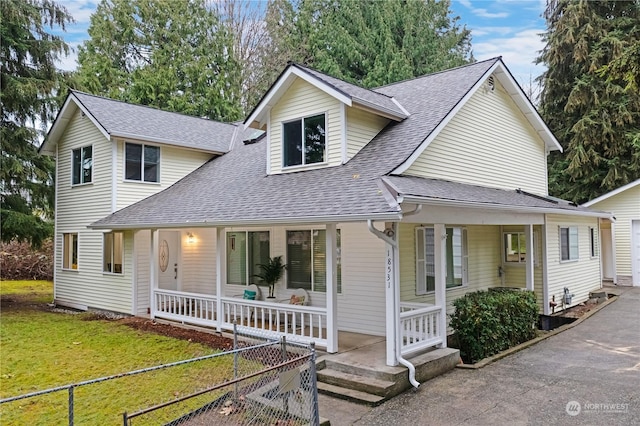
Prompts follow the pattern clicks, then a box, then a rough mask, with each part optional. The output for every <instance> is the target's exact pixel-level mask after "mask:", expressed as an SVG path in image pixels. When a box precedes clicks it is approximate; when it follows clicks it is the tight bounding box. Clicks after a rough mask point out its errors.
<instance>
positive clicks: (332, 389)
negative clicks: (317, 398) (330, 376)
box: [318, 382, 385, 406]
mask: <svg viewBox="0 0 640 426" xmlns="http://www.w3.org/2000/svg"><path fill="white" fill-rule="evenodd" d="M318 392H320V393H323V394H325V395H329V396H332V397H334V398H340V399H344V400H347V401H352V402H356V403H358V404H365V405H370V406H376V405H378V404H380V403H382V402H383V401H384V400H385V398H384V397H382V396H379V395H372V394H370V393H366V392H360V391H357V390H355V389H347V388H343V387H340V386H335V385H331V384H329V383H323V382H318Z"/></svg>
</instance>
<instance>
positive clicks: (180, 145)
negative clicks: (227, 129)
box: [111, 132, 235, 155]
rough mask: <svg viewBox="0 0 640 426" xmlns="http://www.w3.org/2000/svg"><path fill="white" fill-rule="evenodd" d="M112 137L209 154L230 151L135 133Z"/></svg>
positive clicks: (112, 135) (121, 133) (115, 133)
mask: <svg viewBox="0 0 640 426" xmlns="http://www.w3.org/2000/svg"><path fill="white" fill-rule="evenodd" d="M234 134H235V133H234ZM111 137H113V138H118V139H134V140H137V141H145V142H152V143H157V144H160V145H169V146H173V147H176V148H182V149H190V150H195V151H200V152H205V153H207V154H216V155H222V154H225V153H227V152H229V151H221V150H216V149H208V148H202V147H198V146H193V145H185V144H184V143H180V142H177V141H172V140H170V139H162V138H154V137H150V136H145V135H137V134H134V133H127V132H113V133H112V134H111Z"/></svg>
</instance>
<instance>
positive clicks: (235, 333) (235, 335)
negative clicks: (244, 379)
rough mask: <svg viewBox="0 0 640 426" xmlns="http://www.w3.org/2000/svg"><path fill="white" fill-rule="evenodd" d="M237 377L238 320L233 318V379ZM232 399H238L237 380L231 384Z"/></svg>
mask: <svg viewBox="0 0 640 426" xmlns="http://www.w3.org/2000/svg"><path fill="white" fill-rule="evenodd" d="M237 378H238V322H237V321H236V320H233V379H234V380H235V379H237ZM233 400H234V401H237V400H238V382H236V383H235V384H234V385H233Z"/></svg>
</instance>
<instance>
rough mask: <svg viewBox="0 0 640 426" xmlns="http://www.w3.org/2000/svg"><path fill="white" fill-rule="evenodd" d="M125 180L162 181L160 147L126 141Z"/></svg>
mask: <svg viewBox="0 0 640 426" xmlns="http://www.w3.org/2000/svg"><path fill="white" fill-rule="evenodd" d="M124 150H125V171H124V178H125V180H136V181H140V182H160V147H158V146H152V145H141V144H137V143H129V142H127V143H125V148H124Z"/></svg>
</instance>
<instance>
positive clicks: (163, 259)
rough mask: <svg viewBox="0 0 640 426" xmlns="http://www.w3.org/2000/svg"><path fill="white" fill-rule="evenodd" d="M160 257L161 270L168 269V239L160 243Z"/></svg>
mask: <svg viewBox="0 0 640 426" xmlns="http://www.w3.org/2000/svg"><path fill="white" fill-rule="evenodd" d="M158 257H159V258H158V260H159V263H160V270H161V271H162V272H164V271H166V270H167V266H169V243H167V240H162V242H161V243H160V253H159V254H158Z"/></svg>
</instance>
